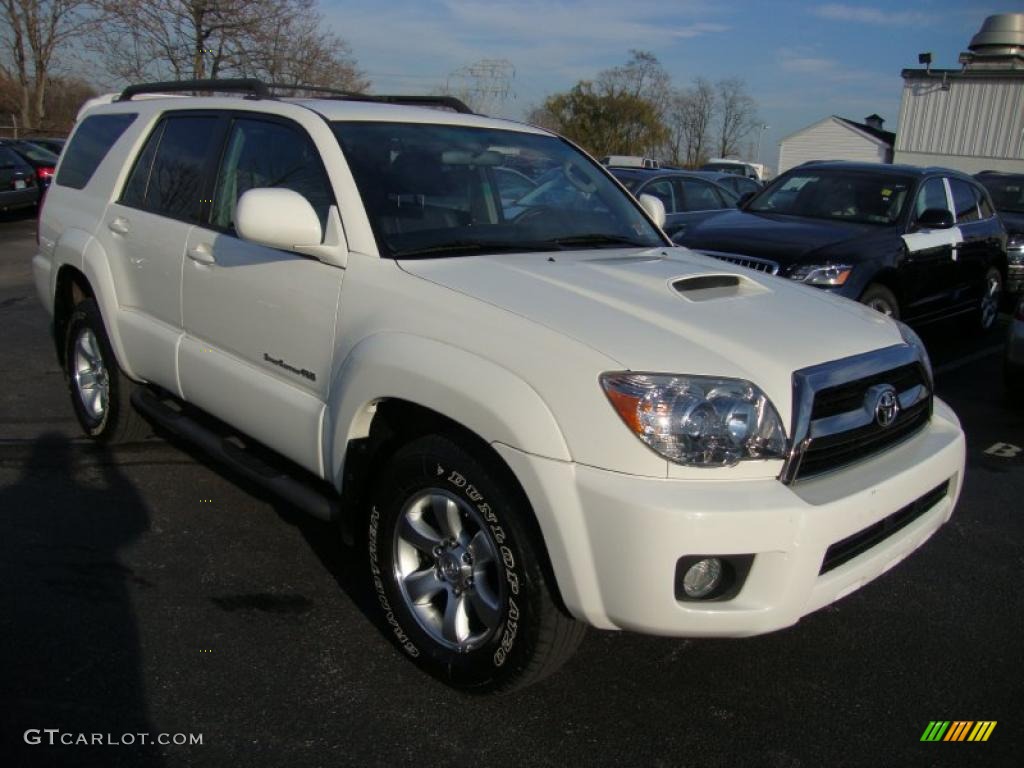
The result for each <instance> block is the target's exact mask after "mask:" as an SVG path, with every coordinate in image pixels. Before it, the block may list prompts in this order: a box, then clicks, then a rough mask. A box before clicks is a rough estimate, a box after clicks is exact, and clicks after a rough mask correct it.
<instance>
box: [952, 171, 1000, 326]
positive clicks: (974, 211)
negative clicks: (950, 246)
mask: <svg viewBox="0 0 1024 768" xmlns="http://www.w3.org/2000/svg"><path fill="white" fill-rule="evenodd" d="M949 190H950V193H951V194H952V198H953V212H954V214H955V216H956V223H957V227H958V228H959V229H960V233H961V235H962V237H963V240H962V241H961V242H960V243H958V244H957V247H956V251H955V252H954V258H955V262H956V285H955V288H954V295H953V301H954V305H956V306H958V307H960V308H961V309H964V308H967V307H974V306H975V305H976V304H977V303H978V302H979V301H980V300H981V296H982V293H983V291H984V290H985V273H986V272H987V271H988V267H989V265H990V264H992V263H996V261H997V259H998V258H999V255H1000V253H1001V246H1000V228H999V225H998V222H997V221H996V220H995V216H994V213H993V211H992V209H991V207H990V206H989V205H988V200H986V199H985V195H984V193H983V192H982V191H981V190H980V189H979V188H978V187H976V186H975V185H974V184H972V183H971V182H969V181H966V180H965V179H958V178H951V179H949ZM983 201H984V207H985V214H986V215H983V214H982V202H983Z"/></svg>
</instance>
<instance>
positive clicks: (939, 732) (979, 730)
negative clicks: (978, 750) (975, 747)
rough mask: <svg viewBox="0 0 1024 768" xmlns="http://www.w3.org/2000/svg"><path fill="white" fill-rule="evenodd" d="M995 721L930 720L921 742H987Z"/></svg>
mask: <svg viewBox="0 0 1024 768" xmlns="http://www.w3.org/2000/svg"><path fill="white" fill-rule="evenodd" d="M996 722H997V721H996V720H953V721H949V720H932V721H931V722H929V723H928V727H927V728H925V729H924V733H923V734H921V741H988V737H989V736H991V735H992V731H994V730H995V727H996Z"/></svg>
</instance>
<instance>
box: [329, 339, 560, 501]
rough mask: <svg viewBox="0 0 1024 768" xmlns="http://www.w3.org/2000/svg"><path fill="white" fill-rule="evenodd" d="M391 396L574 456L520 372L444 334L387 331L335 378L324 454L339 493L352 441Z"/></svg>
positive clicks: (492, 438)
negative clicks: (452, 341)
mask: <svg viewBox="0 0 1024 768" xmlns="http://www.w3.org/2000/svg"><path fill="white" fill-rule="evenodd" d="M391 398H394V399H400V400H406V401H409V402H411V403H414V404H416V405H420V406H423V407H425V408H429V409H430V410H432V411H435V412H437V413H439V414H441V415H443V416H446V417H447V418H449V419H451V420H452V421H454V422H456V423H458V424H460V425H462V426H463V427H465V428H466V429H468V430H470V431H471V432H473V433H474V434H476V435H477V436H479V437H480V438H481V439H483V440H484V441H486V442H487V443H490V444H494V443H502V444H504V445H508V446H511V447H513V448H516V449H518V450H520V451H524V452H526V453H532V454H536V455H538V456H543V457H546V458H551V459H556V460H561V461H571V460H572V457H571V455H570V453H569V448H568V445H567V444H566V441H565V437H564V435H563V434H562V430H561V428H560V427H559V425H558V422H557V420H556V419H555V416H554V414H553V413H552V412H551V409H550V408H549V407H548V405H547V403H546V402H545V401H544V400H543V399H542V398H541V396H540V395H539V394H538V393H537V391H536V390H534V389H533V387H531V386H530V385H529V384H527V383H526V382H525V381H523V380H522V379H521V378H519V377H518V376H516V375H515V374H514V373H513V372H512V371H509V370H508V369H506V368H503V367H501V366H500V365H498V364H497V363H495V362H492V361H490V360H487V359H485V358H483V357H480V356H479V355H476V354H474V353H472V352H469V351H467V350H465V349H461V348H459V347H455V346H452V345H451V344H447V343H445V342H442V341H438V340H436V339H430V338H427V337H422V336H416V335H414V334H410V333H403V332H384V333H379V334H374V335H373V336H368V337H367V338H365V339H363V340H362V341H360V342H359V343H358V344H357V345H356V346H355V347H354V348H353V349H352V351H351V352H350V353H349V354H348V356H347V357H346V358H345V361H344V362H343V363H342V364H341V365H340V366H339V367H338V368H337V369H336V372H335V374H334V377H333V380H332V382H331V395H330V403H329V406H328V421H327V424H328V426H327V429H326V430H325V433H324V443H325V445H324V454H325V457H326V458H327V461H326V462H325V465H326V467H327V471H328V472H329V473H330V474H329V477H328V479H329V480H330V481H331V482H332V483H333V484H334V486H335V487H336V488H337V489H338V490H341V488H342V482H343V478H344V468H345V453H346V450H347V448H348V444H349V441H351V440H354V439H358V438H362V437H366V436H367V435H368V434H369V430H370V424H371V422H372V420H373V413H374V405H375V404H376V403H378V402H380V401H382V400H387V399H391ZM496 402H498V403H501V408H500V409H499V408H495V407H494V404H495V403H496Z"/></svg>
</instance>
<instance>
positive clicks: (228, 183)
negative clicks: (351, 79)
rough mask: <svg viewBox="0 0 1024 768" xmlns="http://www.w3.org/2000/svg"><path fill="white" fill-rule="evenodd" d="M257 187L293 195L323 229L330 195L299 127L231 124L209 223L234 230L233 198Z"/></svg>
mask: <svg viewBox="0 0 1024 768" xmlns="http://www.w3.org/2000/svg"><path fill="white" fill-rule="evenodd" d="M257 187H281V188H284V189H290V190H293V191H295V192H298V193H299V194H300V195H302V196H303V197H304V198H306V199H307V200H308V201H309V204H310V205H312V206H313V210H315V211H316V213H317V216H319V217H320V226H321V227H325V226H326V224H327V211H328V210H329V209H330V207H331V206H332V205H334V195H333V194H332V193H331V185H330V183H329V182H328V180H327V173H326V171H324V167H323V163H322V162H321V161H320V155H319V153H318V152H317V150H316V147H315V146H314V144H313V142H312V141H311V140H310V138H309V136H307V135H306V133H305V131H303V130H302V129H300V128H293V127H292V126H289V125H282V124H281V123H276V122H270V121H263V120H250V119H244V118H243V119H238V120H235V121H234V124H233V125H232V127H231V134H230V138H229V140H228V145H227V149H226V150H225V152H224V159H223V160H222V161H221V168H220V172H219V173H218V174H217V189H216V191H215V192H214V195H213V212H212V214H211V219H210V223H211V224H213V225H214V226H217V227H222V228H224V229H231V228H233V227H234V212H235V204H236V203H237V202H238V198H239V197H241V196H242V194H243V193H244V192H247V191H248V190H250V189H255V188H257Z"/></svg>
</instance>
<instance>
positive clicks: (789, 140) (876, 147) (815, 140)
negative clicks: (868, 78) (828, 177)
mask: <svg viewBox="0 0 1024 768" xmlns="http://www.w3.org/2000/svg"><path fill="white" fill-rule="evenodd" d="M884 122H885V121H884V120H883V119H882V118H881V117H879V116H878V115H869V116H868V117H866V118H864V122H863V123H858V122H856V121H854V120H849V119H847V118H845V117H838V116H837V115H832V116H830V117H826V118H825V119H824V120H819V121H818V122H817V123H814V124H813V125H809V126H807V127H806V128H802V129H800V130H799V131H796V132H795V133H791V134H789V135H788V136H786V137H785V138H784V139H782V141H780V142H779V171H778V172H779V173H783V172H785V171H788V170H789V169H790V168H792V167H794V166H796V165H800V164H801V163H806V162H808V161H810V160H853V161H857V162H862V163H891V162H892V145H893V141H894V140H895V138H896V135H895V134H894V133H892V132H891V131H886V130H884V129H883V128H882V125H883V123H884Z"/></svg>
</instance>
